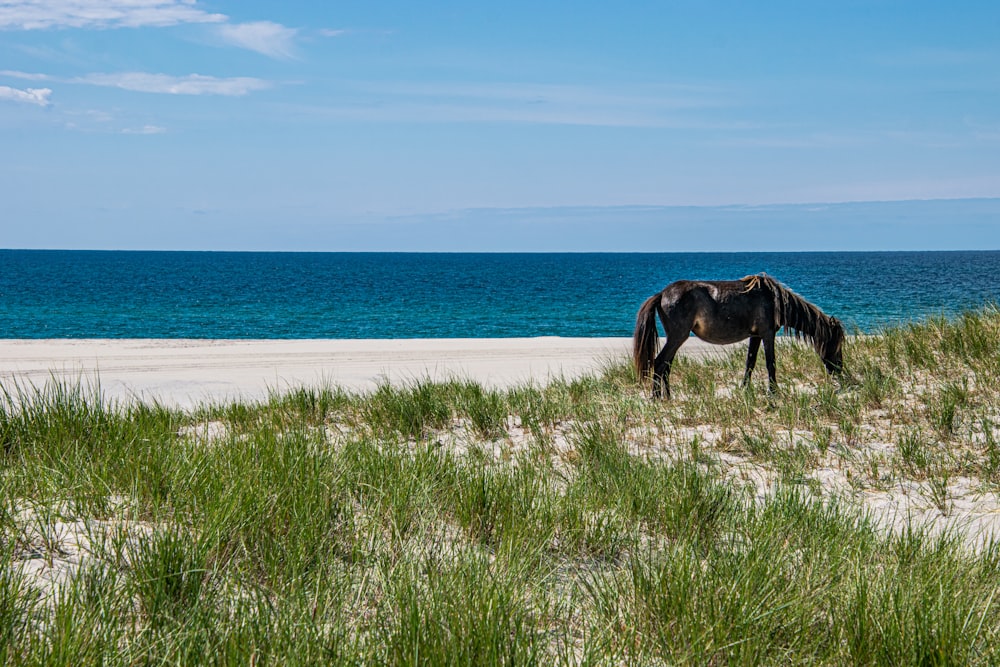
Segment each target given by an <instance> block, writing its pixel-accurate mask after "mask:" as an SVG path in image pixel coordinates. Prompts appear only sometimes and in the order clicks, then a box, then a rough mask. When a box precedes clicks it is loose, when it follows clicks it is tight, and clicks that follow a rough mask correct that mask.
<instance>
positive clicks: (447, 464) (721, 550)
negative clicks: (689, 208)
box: [0, 307, 1000, 665]
mask: <svg viewBox="0 0 1000 667" xmlns="http://www.w3.org/2000/svg"><path fill="white" fill-rule="evenodd" d="M743 354H744V352H743V351H742V350H738V351H734V352H732V353H730V354H725V355H724V356H721V357H717V358H711V359H708V360H705V361H695V360H690V359H683V358H682V359H678V360H677V362H676V363H675V365H674V369H673V375H672V378H671V380H672V383H673V388H674V398H673V399H672V400H670V401H651V400H649V399H648V398H647V394H648V387H644V386H643V385H642V383H640V382H639V381H638V379H637V378H636V376H635V373H634V371H633V370H632V369H631V367H630V366H629V364H628V363H627V362H626V361H625V360H620V361H612V362H609V363H608V364H607V367H606V368H605V369H604V370H603V371H602V372H600V373H598V374H594V375H591V376H586V377H583V378H577V379H560V378H555V379H552V380H551V381H550V382H547V383H545V384H544V385H542V384H526V385H522V386H518V387H515V388H512V389H507V390H498V389H490V388H486V387H483V386H480V385H478V384H476V383H474V382H470V381H467V380H453V381H448V382H432V381H430V380H417V381H414V382H412V383H410V384H408V385H405V386H393V385H389V384H384V385H381V386H379V387H378V388H377V389H375V390H374V391H372V392H369V393H366V394H356V393H351V392H347V391H344V390H342V389H340V388H337V387H315V388H300V389H296V390H293V391H290V392H287V393H280V394H279V393H275V394H273V395H272V396H271V397H270V398H269V399H268V400H266V401H263V402H260V403H229V404H218V405H214V404H206V405H203V406H201V407H200V408H198V409H196V410H193V411H186V412H183V411H178V410H174V409H170V408H167V407H164V406H161V405H157V404H144V403H139V402H126V403H109V402H108V401H106V400H104V399H103V398H102V396H101V393H100V388H99V387H98V386H79V385H71V384H60V383H50V384H49V385H46V386H45V387H42V388H30V387H19V386H14V387H6V388H5V391H4V393H3V397H2V400H0V443H2V446H3V454H2V456H3V464H2V475H0V658H2V659H3V661H4V662H6V663H9V664H26V665H31V664H72V665H88V664H95V665H96V664H102V665H104V664H112V665H117V664H122V665H125V664H234V665H235V664H241V665H246V664H254V665H263V664H281V665H288V664H398V665H459V664H461V665H472V664H475V665H489V664H504V665H515V664H516V665H521V664H527V665H530V664H540V665H550V664H561V665H592V664H594V665H596V664H601V665H603V664H698V665H702V664H704V665H709V664H712V665H715V664H746V665H751V664H752V665H758V664H782V665H784V664H810V665H813V664H829V665H841V664H875V665H900V664H921V665H925V664H926V665H930V664H984V665H986V664H995V663H997V662H998V661H1000V641H998V640H1000V610H998V603H1000V601H998V600H997V599H996V598H997V595H996V591H997V587H998V585H1000V584H998V582H1000V545H998V543H997V542H996V541H995V540H994V539H993V538H992V536H991V534H990V533H986V534H979V533H973V532H970V530H968V529H967V526H966V525H965V524H963V523H962V522H956V521H954V520H953V519H955V518H956V517H958V516H959V515H960V514H962V513H963V512H966V513H968V512H974V511H976V510H975V509H974V508H973V509H969V507H967V505H968V504H969V502H970V500H969V499H970V498H975V499H977V502H979V503H983V502H987V501H989V502H992V503H994V505H995V507H996V508H997V509H998V510H1000V502H998V501H997V492H998V485H1000V445H998V438H1000V430H998V429H1000V382H998V378H1000V313H998V312H997V310H996V309H994V308H991V307H988V308H985V309H983V310H980V311H975V312H969V313H965V314H963V315H962V316H960V317H957V318H952V319H945V318H933V319H931V320H929V321H927V322H924V323H916V324H910V325H905V326H901V327H898V328H893V329H887V330H885V331H882V332H879V334H878V335H874V336H858V337H854V338H852V339H850V340H849V342H848V344H847V349H846V353H845V359H846V366H847V370H846V373H845V374H844V375H843V376H842V377H841V378H829V377H827V376H826V374H825V372H824V370H823V368H822V365H821V363H820V362H819V360H818V359H817V357H816V355H815V354H814V353H813V352H812V351H811V350H810V349H808V348H806V347H804V346H802V345H800V344H797V343H794V342H790V341H782V344H781V345H780V346H779V351H778V365H779V368H778V379H779V383H780V387H779V390H778V391H777V392H776V393H775V394H770V393H768V392H767V389H766V377H764V374H762V373H758V375H757V376H755V377H754V382H753V383H752V384H751V386H750V387H748V388H747V389H740V388H739V386H738V384H739V381H740V380H741V379H742V364H743ZM890 506H891V507H895V508H897V509H898V508H899V507H901V506H905V508H906V513H905V516H902V517H901V516H900V515H899V514H895V515H890V514H888V513H887V509H886V508H887V507H890ZM991 507H993V506H991ZM991 511H992V510H991V509H988V510H983V511H982V513H983V514H984V515H985V514H989V512H991Z"/></svg>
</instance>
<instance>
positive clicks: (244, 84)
mask: <svg viewBox="0 0 1000 667" xmlns="http://www.w3.org/2000/svg"><path fill="white" fill-rule="evenodd" d="M73 82H74V83H84V84H88V85H92V86H105V87H110V88H121V89H122V90H131V91H135V92H140V93H159V94H164V95H224V96H229V97H239V96H242V95H247V94H249V93H252V92H255V91H258V90H266V89H268V88H270V87H271V82H270V81H265V80H263V79H256V78H253V77H245V76H240V77H230V78H217V77H214V76H202V75H200V74H189V75H188V76H170V75H168V74H150V73H147V72H121V73H118V74H88V75H87V76H84V77H80V78H78V79H73Z"/></svg>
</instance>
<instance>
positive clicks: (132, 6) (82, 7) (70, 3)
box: [0, 0, 227, 30]
mask: <svg viewBox="0 0 1000 667" xmlns="http://www.w3.org/2000/svg"><path fill="white" fill-rule="evenodd" d="M196 5H197V3H196V2H195V0H2V2H0V29H6V30H45V29H50V28H140V27H147V26H150V27H166V26H173V25H179V24H182V23H221V22H223V21H226V20H227V17H226V16H225V15H224V14H214V13H210V12H206V11H204V10H202V9H199V8H198V7H197V6H196Z"/></svg>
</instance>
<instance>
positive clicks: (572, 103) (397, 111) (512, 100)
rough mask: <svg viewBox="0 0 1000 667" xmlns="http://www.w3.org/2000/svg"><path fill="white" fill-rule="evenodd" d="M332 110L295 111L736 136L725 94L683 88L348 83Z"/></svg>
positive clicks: (407, 119)
mask: <svg viewBox="0 0 1000 667" xmlns="http://www.w3.org/2000/svg"><path fill="white" fill-rule="evenodd" d="M352 88H353V94H351V93H350V92H348V94H346V95H345V96H344V99H343V101H342V102H341V103H340V104H338V105H337V106H333V107H326V108H321V107H319V108H317V107H314V108H311V109H309V108H301V109H300V110H301V111H302V112H304V113H315V114H320V115H325V116H327V117H331V118H337V119H340V120H348V121H362V122H416V123H435V122H443V123H453V122H466V123H525V124H543V125H581V126H602V127H657V128H677V129H706V130H708V129H711V130H735V129H745V128H746V127H747V124H746V123H742V122H738V121H730V120H720V119H719V116H718V114H717V113H716V112H717V110H718V109H721V108H725V107H728V106H731V105H732V102H731V101H730V100H729V99H728V97H729V96H728V95H727V93H726V92H725V91H723V90H719V89H712V88H707V87H696V86H683V85H677V86H674V85H660V84H647V85H633V86H577V85H556V84H520V83H494V84H481V83H467V84H451V83H446V84H445V83H427V84H421V85H417V84H410V83H398V82H396V83H394V82H381V83H373V82H365V83H356V84H353V85H352V84H347V85H346V86H345V89H346V90H347V91H350V89H352Z"/></svg>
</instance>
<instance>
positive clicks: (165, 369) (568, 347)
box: [0, 337, 723, 408]
mask: <svg viewBox="0 0 1000 667" xmlns="http://www.w3.org/2000/svg"><path fill="white" fill-rule="evenodd" d="M630 348H631V339H628V338H557V337H547V338H493V339H393V340H193V339H101V340H93V339H86V340H72V339H53V340H25V339H17V340H0V383H3V385H4V387H6V388H8V390H11V389H13V388H14V387H16V386H18V385H20V386H22V387H28V386H35V387H40V386H43V385H44V384H45V383H46V382H48V381H49V380H52V379H57V380H61V381H67V380H68V381H72V382H75V381H77V380H80V381H81V382H83V383H85V384H94V383H96V382H99V386H100V389H101V393H102V395H103V396H105V397H106V398H108V399H111V400H128V399H133V398H138V399H141V400H157V401H160V402H161V403H163V404H164V405H168V406H173V407H180V408H190V407H194V406H197V405H200V404H203V403H206V402H222V401H226V400H230V399H245V400H256V399H262V398H265V397H266V396H267V395H268V393H269V392H274V391H277V392H283V391H287V390H289V389H294V388H296V387H301V386H317V385H321V386H322V385H331V386H341V387H344V388H345V389H349V390H354V391H366V390H370V389H373V388H374V387H376V386H377V385H378V383H380V382H384V381H389V382H391V383H395V384H401V383H405V382H407V381H412V380H414V379H418V378H425V377H430V378H432V379H435V380H445V379H450V378H463V379H472V380H475V381H478V382H481V383H482V384H484V385H485V386H491V387H508V386H511V385H515V384H519V383H526V382H538V383H544V382H546V381H547V380H548V379H550V378H553V377H560V376H561V377H565V378H573V377H577V376H579V375H581V374H584V373H587V372H592V371H596V370H599V369H600V368H601V367H602V366H603V365H605V364H607V363H608V362H610V361H616V360H620V359H623V358H626V357H627V355H628V354H629V351H630ZM722 349H723V348H719V347H715V346H711V345H708V344H706V343H703V342H702V341H700V340H697V339H692V340H690V341H688V342H687V343H686V344H685V345H684V347H683V348H681V352H680V353H681V354H682V355H689V356H690V355H706V354H713V353H719V352H720V351H721V350H722Z"/></svg>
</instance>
